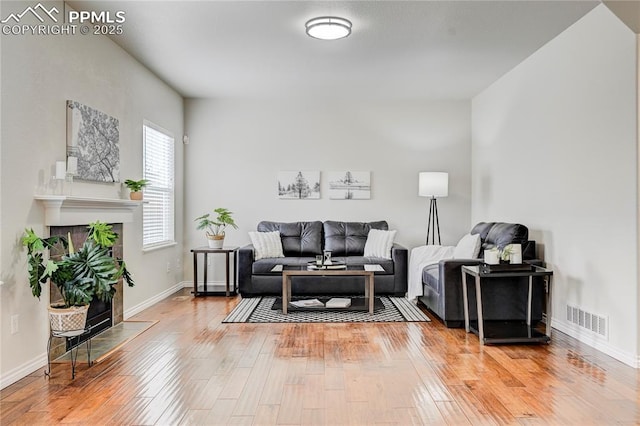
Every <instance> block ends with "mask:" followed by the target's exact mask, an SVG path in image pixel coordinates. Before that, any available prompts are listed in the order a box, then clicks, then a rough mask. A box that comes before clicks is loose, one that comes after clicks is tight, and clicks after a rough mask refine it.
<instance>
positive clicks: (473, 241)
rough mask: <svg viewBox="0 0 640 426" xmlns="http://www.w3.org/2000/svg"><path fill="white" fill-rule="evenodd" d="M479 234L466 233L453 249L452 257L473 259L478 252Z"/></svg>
mask: <svg viewBox="0 0 640 426" xmlns="http://www.w3.org/2000/svg"><path fill="white" fill-rule="evenodd" d="M481 243H482V242H481V241H480V234H473V235H471V234H467V235H465V236H464V237H462V238H461V239H460V241H459V242H458V245H457V246H456V248H455V249H454V250H453V258H454V259H475V258H477V257H478V253H480V244H481Z"/></svg>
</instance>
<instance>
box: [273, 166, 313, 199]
mask: <svg viewBox="0 0 640 426" xmlns="http://www.w3.org/2000/svg"><path fill="white" fill-rule="evenodd" d="M278 198H280V199H281V200H317V199H319V198H320V172H319V171H311V172H305V171H293V172H278Z"/></svg>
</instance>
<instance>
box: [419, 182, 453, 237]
mask: <svg viewBox="0 0 640 426" xmlns="http://www.w3.org/2000/svg"><path fill="white" fill-rule="evenodd" d="M418 195H420V196H421V197H430V200H429V220H428V222H427V242H426V244H427V245H428V244H435V243H436V242H435V241H436V239H435V238H436V232H437V233H438V244H439V245H440V244H442V243H441V241H440V221H439V220H438V201H437V198H438V197H446V196H448V195H449V173H446V172H421V173H420V174H419V177H418ZM429 236H431V243H429Z"/></svg>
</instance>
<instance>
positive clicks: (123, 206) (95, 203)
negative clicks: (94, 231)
mask: <svg viewBox="0 0 640 426" xmlns="http://www.w3.org/2000/svg"><path fill="white" fill-rule="evenodd" d="M33 198H34V199H36V200H38V201H39V202H40V203H42V205H43V207H44V210H45V215H44V224H45V225H46V226H68V225H84V224H89V223H91V222H95V221H96V220H99V221H101V222H106V223H125V222H133V213H134V211H135V210H136V209H137V208H138V207H139V206H140V205H142V201H134V200H122V199H117V198H88V197H76V196H69V195H35V196H34V197H33Z"/></svg>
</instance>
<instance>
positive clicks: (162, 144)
mask: <svg viewBox="0 0 640 426" xmlns="http://www.w3.org/2000/svg"><path fill="white" fill-rule="evenodd" d="M142 149H143V162H144V179H147V180H148V181H149V183H148V185H147V186H146V187H145V188H144V200H145V203H144V204H143V206H142V248H144V249H150V248H154V247H159V246H164V245H168V244H173V243H174V213H173V212H174V206H173V198H174V178H173V175H174V140H173V136H172V135H171V134H170V133H169V132H167V131H166V130H164V129H162V128H161V127H158V126H155V125H153V124H151V123H149V122H147V121H145V123H144V126H143V147H142Z"/></svg>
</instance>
